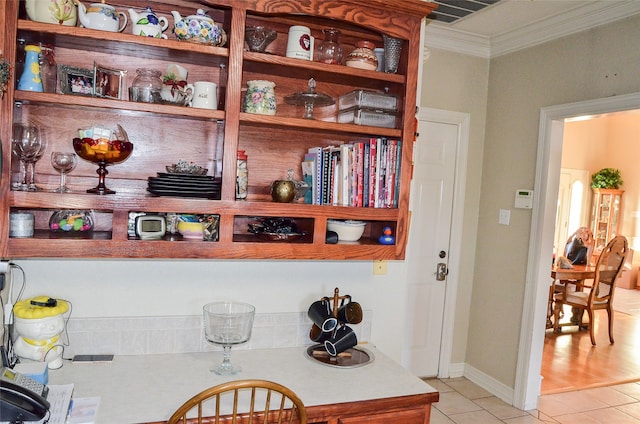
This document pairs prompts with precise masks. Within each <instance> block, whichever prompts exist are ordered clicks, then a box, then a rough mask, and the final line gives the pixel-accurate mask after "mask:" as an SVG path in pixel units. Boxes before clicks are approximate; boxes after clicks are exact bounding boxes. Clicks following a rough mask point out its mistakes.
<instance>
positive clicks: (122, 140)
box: [73, 125, 133, 194]
mask: <svg viewBox="0 0 640 424" xmlns="http://www.w3.org/2000/svg"><path fill="white" fill-rule="evenodd" d="M78 135H79V137H76V138H74V139H73V149H74V150H75V152H76V153H77V154H78V156H80V157H81V158H82V159H84V160H86V161H89V162H92V163H96V164H98V169H97V171H96V173H97V174H98V185H97V186H96V187H94V188H91V189H89V190H87V193H95V194H114V193H115V191H114V190H110V189H108V188H107V187H106V186H105V183H104V180H105V177H106V176H107V174H108V173H109V172H108V171H107V169H106V167H107V166H108V165H113V164H116V163H121V162H124V161H125V160H127V158H128V157H129V156H130V155H131V153H132V152H133V143H131V142H130V141H129V137H128V136H127V132H126V131H125V130H124V128H122V127H121V126H120V125H118V129H117V130H116V131H111V130H109V129H107V128H101V127H93V128H88V129H81V130H79V131H78Z"/></svg>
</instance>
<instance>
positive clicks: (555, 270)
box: [546, 264, 596, 328]
mask: <svg viewBox="0 0 640 424" xmlns="http://www.w3.org/2000/svg"><path fill="white" fill-rule="evenodd" d="M595 274H596V267H595V266H593V265H587V264H585V265H573V268H560V267H557V266H555V265H553V266H552V267H551V286H550V287H549V302H548V305H547V327H546V328H553V322H552V320H551V317H552V316H553V302H554V299H553V296H554V294H555V291H556V290H555V288H556V286H558V285H565V284H574V285H575V286H576V290H582V287H583V282H584V280H588V279H590V278H594V277H595ZM576 312H578V311H575V310H574V314H573V316H572V317H571V322H572V323H574V324H578V322H579V320H580V317H579V316H577V315H576Z"/></svg>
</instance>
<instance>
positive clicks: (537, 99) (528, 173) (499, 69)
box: [439, 16, 640, 387]
mask: <svg viewBox="0 0 640 424" xmlns="http://www.w3.org/2000/svg"><path fill="white" fill-rule="evenodd" d="M639 71H640V16H635V17H631V18H628V19H625V20H622V21H619V22H616V23H613V24H609V25H604V26H601V27H598V28H595V29H592V30H589V31H585V32H583V33H579V34H576V35H572V36H568V37H565V38H563V39H560V40H555V41H552V42H549V43H546V44H544V45H540V46H536V47H532V48H529V49H526V50H523V51H519V52H515V53H512V54H509V55H505V56H502V57H498V58H495V59H493V60H492V61H491V67H490V76H489V95H488V108H487V121H486V137H485V142H484V155H483V158H484V160H483V171H482V184H481V196H480V212H479V222H478V236H477V246H476V258H475V261H476V267H475V271H474V281H473V295H472V299H471V311H470V322H469V332H468V341H467V348H466V361H465V362H466V363H467V364H469V365H471V366H473V367H475V368H476V369H478V370H480V371H481V372H483V373H485V374H487V375H489V376H491V377H493V378H494V379H496V380H498V381H499V382H501V383H503V384H505V385H507V386H508V387H514V384H515V383H514V382H515V373H516V361H517V355H518V342H519V335H520V325H521V322H522V319H528V317H521V313H522V304H523V296H524V285H525V273H526V267H527V262H526V261H527V253H528V247H529V232H530V225H531V212H530V211H525V210H520V209H516V210H512V215H511V225H510V226H503V225H498V222H497V221H498V219H497V218H498V210H499V209H500V208H506V209H513V196H514V191H515V190H516V189H519V188H533V185H534V179H535V170H536V149H537V144H538V124H539V116H540V109H541V108H543V107H546V106H553V105H561V104H567V103H573V102H578V101H583V100H591V99H597V98H603V97H608V96H612V95H618V94H626V93H634V92H639V91H640V78H639V77H638V75H639V74H638V72H639ZM439 84H440V85H443V84H444V82H443V81H440V82H439ZM461 325H463V324H461Z"/></svg>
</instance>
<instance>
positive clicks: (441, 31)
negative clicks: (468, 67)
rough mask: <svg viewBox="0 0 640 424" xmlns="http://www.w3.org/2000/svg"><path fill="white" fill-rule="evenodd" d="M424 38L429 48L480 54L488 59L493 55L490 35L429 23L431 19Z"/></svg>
mask: <svg viewBox="0 0 640 424" xmlns="http://www.w3.org/2000/svg"><path fill="white" fill-rule="evenodd" d="M424 39H425V43H424V44H425V46H427V47H429V48H434V49H441V50H448V51H453V52H455V53H462V54H467V55H471V56H480V57H483V58H486V59H488V58H489V57H490V55H491V41H490V39H489V37H485V36H483V35H478V34H473V33H470V32H465V31H460V30H456V29H453V28H447V27H444V26H439V25H433V24H431V23H429V21H427V28H426V32H425V37H424Z"/></svg>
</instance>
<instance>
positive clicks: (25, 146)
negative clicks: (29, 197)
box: [11, 123, 44, 191]
mask: <svg viewBox="0 0 640 424" xmlns="http://www.w3.org/2000/svg"><path fill="white" fill-rule="evenodd" d="M11 148H12V151H13V154H14V155H16V156H17V157H18V159H19V160H20V169H21V176H20V181H19V182H17V183H15V184H14V186H13V187H12V188H14V189H16V190H23V191H35V190H36V189H35V188H34V187H35V183H34V181H33V173H29V163H30V162H31V161H34V158H36V157H38V155H41V154H42V153H41V151H42V152H43V151H44V150H43V146H42V138H41V137H40V130H39V129H38V127H37V126H35V125H32V124H29V123H14V124H13V128H12V140H11ZM35 160H37V159H35Z"/></svg>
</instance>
